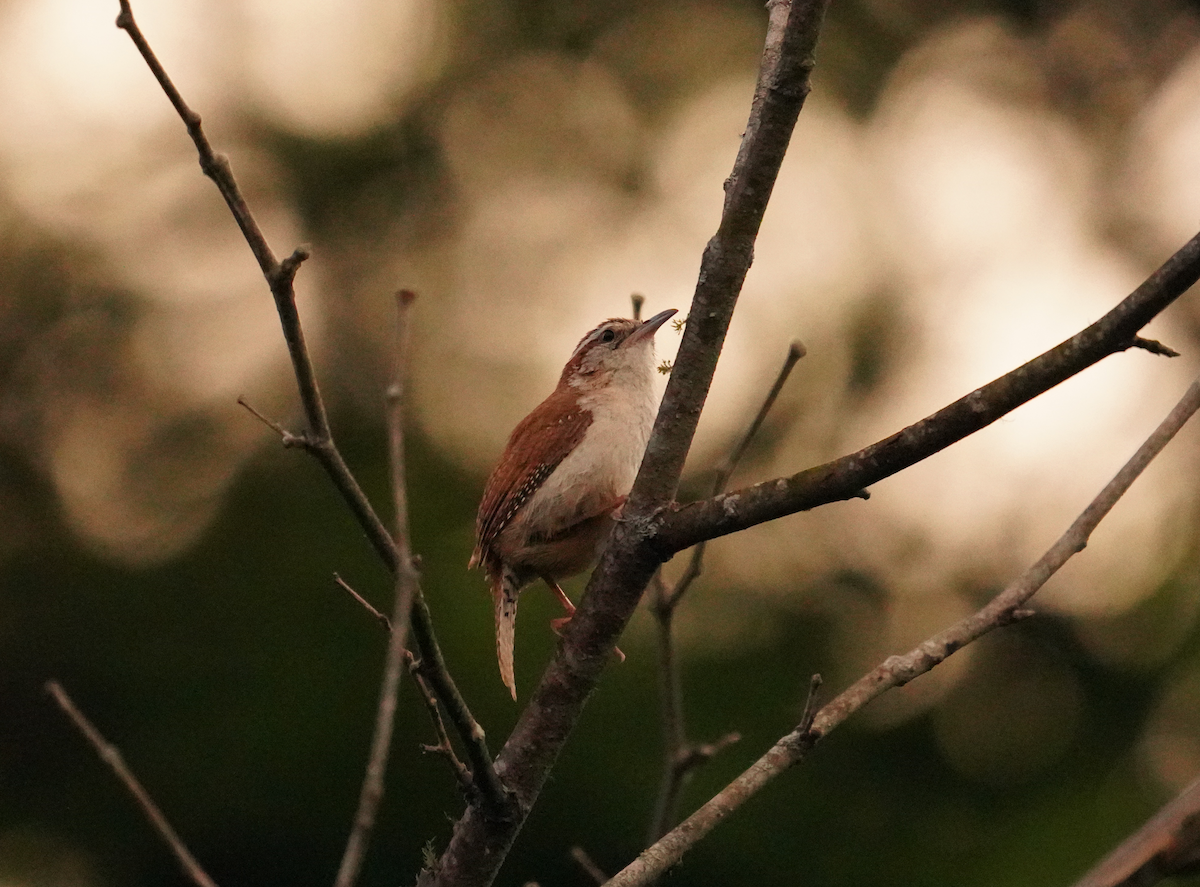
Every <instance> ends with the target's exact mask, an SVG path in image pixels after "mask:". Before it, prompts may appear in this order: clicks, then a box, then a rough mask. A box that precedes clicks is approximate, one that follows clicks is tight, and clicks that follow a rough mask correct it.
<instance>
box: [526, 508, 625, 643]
mask: <svg viewBox="0 0 1200 887" xmlns="http://www.w3.org/2000/svg"><path fill="white" fill-rule="evenodd" d="M624 501H625V497H624V496H622V497H621V502H622V503H624ZM542 581H543V582H545V583H546V584H547V585H548V586H550V590H551V591H552V592H554V594H555V596H556V597H557V598H558V599H559V601H560V602H561V603H562V605H563V609H564V610H566V611H567V615H566V616H560V617H559V618H557V619H551V620H550V628H551V630H552V631H553V632H554V633H555V634H556V635H559V636H561V635H562V633H563V629H564V628H566V626H567V623H568V622H570V621H571V617H573V616H574V615H575V605H574V604H573V603H571V599H570V598H569V597H567V593H566V592H565V591H563V590H562V586H560V585H559V584H558V583H557V582H555V581H554V580H553V579H551V578H549V577H548V576H543V577H542ZM613 655H615V656H616V657H617V661H618V662H624V661H625V654H624V653H622V652H621V648H620V647H613Z"/></svg>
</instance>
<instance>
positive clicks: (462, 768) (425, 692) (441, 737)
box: [406, 653, 474, 796]
mask: <svg viewBox="0 0 1200 887" xmlns="http://www.w3.org/2000/svg"><path fill="white" fill-rule="evenodd" d="M406 661H407V662H408V673H409V674H411V675H412V676H413V680H414V681H415V682H416V685H417V689H418V690H419V691H420V694H421V701H422V702H424V703H425V708H426V709H427V710H428V711H429V719H430V721H432V722H433V730H434V732H435V733H437V737H438V744H437V745H422V746H421V749H422V750H423V751H426V752H429V753H430V754H437V755H441V756H442V757H443V758H445V759H446V762H447V763H448V764H449V765H450V770H451V772H453V774H454V779H455V781H456V782H457V783H458V787H459V788H461V789H462V790H463V791H464V792H466V793H467V794H468V796H469V795H470V793H471V792H472V791H474V782H473V781H472V779H471V771H470V770H468V769H467V767H466V765H465V764H464V763H463V762H462V761H460V760H459V759H458V755H456V754H455V753H454V746H453V745H452V744H451V743H450V735H449V734H448V733H447V732H446V723H445V721H443V720H442V712H441V709H440V708H438V701H437V697H436V696H434V695H433V691H432V690H430V689H429V684H428V683H426V681H425V677H424V675H422V674H421V665H422V664H421V662H419V661H418V660H416V659H414V658H413V655H412V654H411V653H409V654H408V655H407V657H406Z"/></svg>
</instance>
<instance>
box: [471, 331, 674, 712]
mask: <svg viewBox="0 0 1200 887" xmlns="http://www.w3.org/2000/svg"><path fill="white" fill-rule="evenodd" d="M674 313H675V309H674V308H672V309H669V310H667V311H663V312H661V313H659V314H656V315H654V316H653V317H651V318H650V319H649V320H646V321H642V322H638V321H636V320H625V319H622V318H615V319H613V320H606V321H604V323H602V324H600V326H598V327H596V328H595V329H594V330H592V331H591V332H590V333H588V334H587V335H586V336H584V337H583V338H582V339H581V340H580V342H579V344H578V345H576V346H575V351H574V353H572V354H571V359H570V360H568V361H567V365H566V366H565V367H563V371H562V375H561V376H560V377H559V380H558V387H556V388H555V389H554V392H553V393H552V394H551V395H550V396H549V397H547V398H546V399H545V400H544V401H542V402H541V404H540V405H539V406H538V407H537V408H536V409H534V411H533V412H532V413H530V414H529V415H528V416H526V417H525V418H524V419H522V420H521V422H520V423H518V425H517V427H516V428H515V429H513V433H512V435H511V436H510V437H509V439H508V445H507V446H506V447H505V448H504V454H503V455H502V456H501V457H500V463H499V464H498V465H497V466H496V468H495V470H494V471H492V474H491V477H489V478H488V482H487V486H486V487H485V488H484V491H483V501H482V502H481V503H480V505H479V515H478V516H477V517H476V519H475V540H476V541H475V551H474V553H473V554H472V555H471V562H470V564H469V566H471V567H474V566H476V565H479V564H482V565H483V568H484V570H485V571H486V572H487V578H488V584H489V585H490V586H491V589H492V597H493V599H494V602H495V606H496V655H497V657H498V659H499V660H500V677H501V678H502V679H503V681H504V685H505V686H506V687H508V689H509V692H511V693H512V696H513V699H516V698H517V687H516V682H515V680H514V678H513V637H514V634H515V632H516V622H517V595H518V594H520V592H521V589H523V588H524V587H525V586H527V585H529V584H530V583H532V582H534V581H536V580H537V579H539V578H540V579H541V580H542V581H544V582H545V583H546V584H547V585H548V586H549V587H550V590H551V591H553V592H554V593H555V594H556V595H557V596H558V599H559V600H560V601H562V604H563V606H564V607H565V608H566V610H567V616H566V617H565V618H563V619H558V620H555V621H554V623H552V624H553V625H554V626H555V628H556V629H557V628H559V627H561V625H562V624H563V623H565V622H567V621H568V620H569V619H570V618H571V614H573V613H574V612H575V607H574V606H572V604H571V601H570V600H569V599H568V598H567V596H566V594H564V593H563V590H562V588H560V587H559V585H558V581H559V580H560V579H564V578H566V577H568V576H573V575H575V574H576V573H580V572H582V571H583V570H585V569H587V567H588V566H589V565H590V564H591V563H592V562H593V561H594V560H595V559H596V556H597V554H598V553H599V552H598V549H599V547H600V545H601V544H602V543H603V542H604V541H605V539H607V537H608V531H609V529H610V528H611V527H612V523H613V518H614V516H615V515H614V512H616V511H617V510H618V509H619V508H620V507H621V505H622V504H623V503H624V501H625V497H626V496H627V495H628V494H629V490H630V489H631V488H632V487H633V481H634V478H635V477H636V476H637V470H638V466H639V465H640V464H641V461H642V453H643V452H644V451H645V449H646V442H647V441H648V440H649V438H650V429H651V427H652V426H653V424H654V413H655V408H656V406H657V404H656V402H655V397H654V388H653V384H652V382H653V380H654V334H655V332H656V331H657V330H658V328H659V327H660V326H662V325H663V324H664V323H666V322H667V319H668V318H670V317H671V315H672V314H674Z"/></svg>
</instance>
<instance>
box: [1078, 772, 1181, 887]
mask: <svg viewBox="0 0 1200 887" xmlns="http://www.w3.org/2000/svg"><path fill="white" fill-rule="evenodd" d="M1198 866H1200V779H1197V780H1196V781H1195V782H1193V783H1192V784H1191V785H1189V786H1188V787H1187V788H1185V789H1184V790H1183V791H1181V792H1180V793H1179V794H1178V795H1176V796H1175V797H1174V798H1172V799H1171V800H1170V801H1168V802H1167V803H1166V804H1164V805H1163V807H1162V809H1160V810H1159V811H1158V812H1157V813H1155V814H1154V816H1152V817H1151V818H1150V819H1149V820H1147V822H1146V824H1145V825H1143V826H1142V827H1141V828H1140V829H1138V830H1137V831H1136V832H1134V833H1133V834H1132V835H1130V836H1129V837H1128V838H1126V839H1125V840H1124V841H1122V842H1121V844H1120V846H1119V847H1117V848H1116V849H1115V850H1113V852H1112V853H1110V854H1108V856H1106V857H1104V859H1102V860H1101V861H1100V862H1099V863H1097V864H1096V867H1095V868H1093V869H1092V870H1091V871H1090V872H1088V873H1087V874H1086V875H1084V876H1083V877H1082V878H1080V879H1079V880H1078V881H1076V882H1075V887H1150V885H1151V884H1157V883H1158V882H1159V881H1161V880H1163V879H1165V878H1170V877H1173V876H1176V875H1188V874H1195V873H1196V870H1197V867H1198Z"/></svg>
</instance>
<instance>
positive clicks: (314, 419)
mask: <svg viewBox="0 0 1200 887" xmlns="http://www.w3.org/2000/svg"><path fill="white" fill-rule="evenodd" d="M119 2H120V6H121V12H120V14H119V15H118V16H117V27H119V28H121V29H123V30H124V31H126V32H127V33H128V34H129V37H130V39H131V40H132V41H133V43H134V45H135V46H136V47H137V48H138V51H139V52H140V53H141V54H142V58H144V59H145V61H146V64H147V65H148V66H149V68H150V70H151V72H152V73H153V74H154V77H155V79H157V80H158V82H159V85H160V86H161V87H162V89H163V92H165V93H166V95H167V98H168V99H170V101H171V104H172V105H173V106H174V107H175V110H176V111H177V112H178V113H179V116H180V118H181V119H182V120H183V122H184V125H185V126H186V127H187V131H188V135H189V136H190V137H191V139H192V142H193V143H194V144H195V146H196V150H197V152H198V154H199V156H200V168H201V169H202V170H203V171H204V174H205V175H207V176H208V177H209V178H210V179H212V180H213V182H214V183H215V184H216V186H217V189H218V190H219V191H220V192H221V195H222V197H224V198H225V203H226V204H227V205H228V206H229V210H230V212H231V213H232V214H233V217H234V219H235V221H236V222H237V224H238V227H239V228H240V229H241V230H242V234H243V235H244V236H245V238H246V242H247V244H249V246H250V250H251V252H253V253H254V256H255V258H256V259H257V260H258V264H259V267H260V268H261V269H262V272H263V276H264V277H265V278H266V281H267V284H268V285H269V286H270V288H271V295H272V297H273V298H274V300H275V309H276V311H277V312H278V314H279V322H280V326H281V327H282V329H283V337H284V340H285V341H286V343H287V348H288V355H289V357H290V358H291V361H292V369H293V371H294V373H295V376H296V385H297V388H298V389H299V392H300V402H301V404H302V406H303V408H304V414H305V418H306V419H307V421H308V425H309V432H308V433H307V434H305V435H294V434H292V435H290V436H289V433H288V432H286V431H284V430H283V429H281V428H280V429H277V430H279V431H280V432H281V435H282V437H283V440H284V443H285V444H287V442H288V440H289V439H291V440H293V443H292V445H293V446H295V445H296V444H295V442H294V441H295V440H300V441H302V442H303V444H302V445H303V446H304V448H305V449H306V450H307V451H308V452H309V453H310V454H311V455H312V456H313V457H314V458H315V459H316V460H317V461H318V462H319V463H320V464H321V467H322V468H324V469H325V472H326V474H328V475H329V478H330V480H331V481H332V483H333V485H334V487H335V488H336V489H337V490H338V492H339V493H340V494H341V496H342V498H343V499H344V500H345V502H346V504H347V506H348V507H349V508H350V510H351V512H352V513H353V514H354V517H355V519H356V520H357V521H358V523H359V525H360V526H361V527H362V529H363V531H364V532H365V533H366V535H367V539H368V541H369V542H370V543H371V546H372V547H373V548H374V549H375V551H376V553H377V554H378V555H379V557H380V558H381V559H382V560H383V562H384V563H385V564H386V565H387V567H388V569H389V570H391V571H392V572H393V573H395V572H396V571H397V570H398V568H399V563H400V558H399V557H398V555H397V553H396V548H395V545H394V544H393V541H392V538H391V535H390V534H389V533H388V530H387V527H386V526H384V524H383V521H381V520H380V519H379V516H378V515H377V514H376V513H375V510H374V508H372V506H371V503H370V501H369V500H368V499H367V497H366V495H365V494H364V493H363V491H362V488H361V487H360V486H359V485H358V481H357V480H356V479H355V478H354V475H353V473H351V471H350V468H349V467H348V466H347V465H346V461H345V459H344V458H343V457H342V454H341V451H340V450H338V448H337V446H336V445H335V444H334V441H333V434H332V432H331V430H330V426H329V418H328V414H327V413H326V410H325V404H324V401H323V400H322V398H321V392H320V389H319V388H318V386H317V377H316V373H315V371H314V370H313V365H312V359H311V357H310V356H309V353H308V346H307V345H306V344H305V341H304V331H303V328H302V327H301V325H300V316H299V312H298V311H297V310H296V295H295V289H294V287H293V282H294V279H295V276H296V272H297V271H298V270H299V267H300V264H301V263H302V262H303V261H304V260H305V259H306V258H307V257H308V252H307V250H305V249H303V248H298V249H296V250H295V251H293V253H292V254H291V255H290V256H288V257H287V258H286V259H284V260H283V262H277V261H276V260H275V254H274V253H273V252H272V251H271V248H270V245H269V244H268V243H267V241H266V238H265V237H264V236H263V234H262V231H261V230H260V229H259V227H258V223H257V222H256V221H255V219H254V216H253V214H252V213H251V212H250V209H249V207H248V205H247V204H246V201H245V198H244V197H243V196H242V193H241V189H240V188H239V187H238V184H237V181H236V180H235V179H234V177H233V172H232V170H231V168H230V166H229V161H228V159H227V158H226V157H225V156H224V155H221V154H217V153H216V152H215V151H214V150H213V148H212V145H211V144H210V143H209V141H208V137H207V136H205V134H204V131H203V129H202V128H201V125H200V115H199V114H197V113H196V112H195V111H193V110H192V109H191V108H189V107H188V106H187V104H186V103H185V102H184V100H183V98H182V96H181V95H180V93H179V91H178V90H177V89H176V88H175V85H174V83H172V82H171V78H170V77H169V76H168V75H167V73H166V71H165V70H164V69H163V66H162V65H161V64H160V63H159V61H158V58H157V57H156V56H155V54H154V51H153V50H152V49H151V48H150V45H149V43H147V41H146V38H145V37H144V36H143V34H142V32H141V29H140V28H139V27H138V25H137V22H136V21H135V20H134V17H133V11H132V9H131V8H130V4H129V0H119ZM268 424H273V423H269V422H268ZM273 427H274V426H273ZM412 610H413V612H412V617H411V618H412V633H413V636H414V637H415V638H416V639H417V644H418V646H420V648H421V657H422V660H423V661H424V662H425V663H426V668H427V673H426V674H427V679H428V680H429V683H430V686H431V687H432V688H433V690H434V692H436V693H437V695H438V697H439V698H440V699H441V700H442V703H443V704H444V705H445V706H446V711H447V713H448V715H449V716H450V720H451V721H452V722H453V724H454V728H455V730H456V731H457V732H458V733H459V735H460V736H461V737H462V739H463V742H464V744H465V745H466V747H467V749H468V753H469V755H470V758H471V762H472V768H473V770H474V772H475V773H476V774H477V775H478V776H479V777H480V779H479V783H480V798H481V802H482V803H483V804H484V806H485V807H486V808H487V811H486V812H487V813H488V815H489V816H496V815H500V816H503V815H506V812H505V811H506V810H507V806H508V800H507V794H506V793H504V792H503V790H502V788H503V787H502V786H501V785H500V781H499V778H498V777H497V776H496V773H495V768H494V766H493V763H492V756H491V752H490V751H489V750H488V748H487V741H486V738H485V734H484V732H483V728H482V727H480V725H479V722H478V721H476V720H475V718H474V716H473V715H472V714H471V711H470V709H469V708H468V707H467V703H466V700H464V699H463V697H462V694H461V693H459V691H458V687H457V685H456V684H455V683H454V679H453V677H451V675H450V672H449V670H448V669H447V668H446V662H445V659H444V658H443V656H442V651H441V647H440V645H439V644H438V641H437V635H436V634H435V633H434V630H433V620H432V618H431V617H430V613H429V607H428V605H427V604H426V603H425V598H424V595H422V594H421V591H420V589H419V588H418V589H416V590H415V591H414V593H413V607H412Z"/></svg>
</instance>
